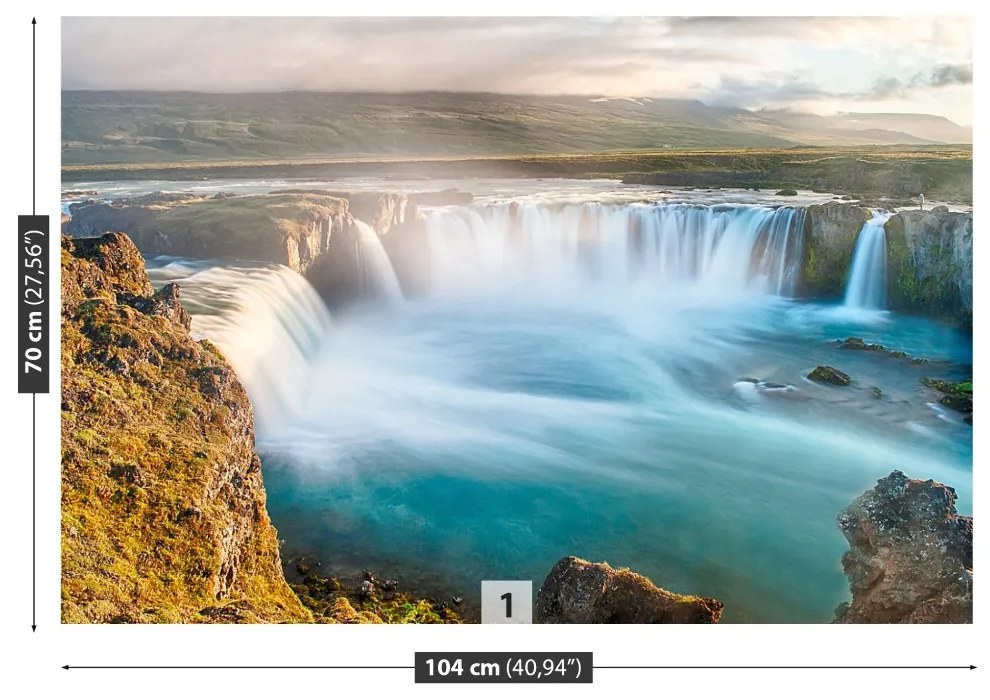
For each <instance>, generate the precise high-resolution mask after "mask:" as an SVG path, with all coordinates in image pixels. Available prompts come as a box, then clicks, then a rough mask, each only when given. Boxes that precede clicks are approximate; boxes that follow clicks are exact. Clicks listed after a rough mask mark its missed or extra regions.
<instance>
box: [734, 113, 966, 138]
mask: <svg viewBox="0 0 990 700" xmlns="http://www.w3.org/2000/svg"><path fill="white" fill-rule="evenodd" d="M750 114H753V115H755V116H756V117H757V118H758V119H761V120H763V121H765V122H766V123H767V124H768V125H769V127H768V129H767V133H774V134H778V135H781V136H783V137H784V138H791V139H797V140H803V141H804V142H805V143H809V144H817V145H853V144H894V143H897V144H921V143H943V144H945V143H951V144H959V143H972V142H973V129H972V127H964V126H960V125H958V124H956V123H955V122H953V121H950V120H948V119H946V118H945V117H938V116H935V115H933V114H882V113H877V114H872V113H866V112H843V113H839V114H835V115H832V116H820V115H817V114H806V113H800V112H791V111H789V110H760V111H758V112H751V113H750Z"/></svg>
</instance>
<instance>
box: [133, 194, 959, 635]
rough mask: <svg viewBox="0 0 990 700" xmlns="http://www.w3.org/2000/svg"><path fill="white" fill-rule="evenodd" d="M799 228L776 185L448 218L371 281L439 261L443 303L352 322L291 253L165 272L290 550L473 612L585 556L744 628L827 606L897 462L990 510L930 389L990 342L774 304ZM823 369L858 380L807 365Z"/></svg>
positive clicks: (434, 287)
mask: <svg viewBox="0 0 990 700" xmlns="http://www.w3.org/2000/svg"><path fill="white" fill-rule="evenodd" d="M802 222H803V214H802V213H801V212H800V211H797V210H795V209H793V208H786V207H785V208H778V207H775V206H770V205H767V204H761V203H759V202H757V203H746V204H733V203H715V204H712V205H710V206H709V205H704V206H702V205H697V204H688V205H679V204H662V205H654V204H643V203H634V204H629V205H609V206H605V205H602V204H601V203H599V202H579V203H563V204H550V205H548V204H546V203H539V202H535V203H534V202H529V203H523V204H519V205H518V206H517V205H515V204H508V203H505V202H501V203H495V204H493V205H491V206H478V207H463V208H448V209H440V210H436V211H433V212H429V213H428V215H427V217H426V220H425V227H426V232H427V237H426V240H425V241H422V242H421V243H422V246H421V247H413V246H410V247H409V248H410V249H411V250H413V252H414V253H415V255H413V256H412V257H411V258H402V259H396V260H390V259H388V257H387V256H383V255H380V254H378V253H380V252H381V251H368V252H369V254H368V255H364V256H362V257H363V259H365V260H366V262H367V263H368V267H367V269H366V270H363V272H364V273H366V274H367V275H368V276H369V278H371V279H373V280H377V281H379V282H382V281H388V280H389V279H392V280H394V276H393V270H392V269H389V268H390V266H392V265H395V266H396V267H397V268H398V270H400V271H402V270H406V271H408V269H409V266H413V267H416V266H419V267H418V268H417V269H415V270H414V271H416V272H418V273H420V274H419V277H426V278H429V279H430V282H431V287H430V289H429V291H428V292H427V293H426V295H425V296H422V297H419V298H416V299H412V300H403V299H402V297H401V293H393V294H381V295H379V298H378V299H377V300H376V299H369V300H368V301H367V304H366V305H365V306H363V307H359V308H354V309H352V310H350V311H349V312H348V313H347V314H346V315H338V316H337V317H335V318H331V317H330V315H329V313H328V312H327V310H326V308H325V307H324V305H323V304H322V302H321V301H320V299H319V297H318V295H317V294H316V292H315V291H314V290H313V288H312V287H311V286H310V285H309V284H308V283H307V282H306V281H305V280H304V279H303V278H302V277H300V276H299V275H297V274H295V273H294V272H292V271H291V270H288V269H287V268H284V267H280V266H277V265H255V266H251V265H248V264H245V263H236V264H231V263H218V262H215V261H214V262H210V261H198V262H196V261H184V260H176V259H170V260H160V261H157V262H155V263H153V264H152V265H151V268H152V269H150V270H149V273H150V274H151V276H152V278H153V279H154V280H155V281H156V283H163V282H164V281H166V280H168V279H178V280H179V281H180V284H181V287H182V298H183V301H184V303H185V304H187V306H188V307H189V308H190V309H191V311H192V313H193V331H194V332H195V333H197V334H200V335H203V336H206V337H209V338H211V339H212V340H214V341H215V342H216V343H217V345H218V346H219V347H220V348H221V349H222V350H223V351H224V353H225V355H226V356H227V357H228V359H230V361H231V362H232V363H233V365H234V367H235V368H236V370H237V374H238V376H239V377H240V379H241V380H242V381H243V383H244V384H245V386H246V388H247V390H248V393H249V395H250V397H251V402H252V405H253V407H254V410H255V416H256V426H257V435H258V450H259V453H260V454H261V457H262V462H263V465H264V475H265V484H266V487H267V490H268V509H269V512H270V514H271V516H272V519H273V521H274V523H275V525H276V527H277V528H278V531H279V537H280V538H281V539H282V540H283V541H284V545H283V548H282V555H283V558H284V559H285V560H286V561H291V560H292V559H293V558H294V557H296V556H301V555H306V556H315V557H316V558H317V559H319V560H320V561H321V562H322V563H323V570H324V571H325V572H327V573H331V574H334V575H344V576H347V575H360V571H361V570H362V569H364V568H370V569H372V570H375V571H376V572H378V573H379V574H380V575H383V576H387V577H392V578H398V579H400V580H401V581H402V586H403V588H404V589H406V590H412V591H413V592H417V593H420V594H423V595H428V596H433V597H443V598H448V599H449V598H450V597H451V596H454V595H461V596H465V597H466V598H467V601H468V606H467V607H468V608H469V609H470V608H472V607H473V606H474V605H476V603H477V599H478V594H479V592H480V582H481V581H482V580H483V579H528V580H532V581H534V582H535V583H536V585H537V586H538V585H539V584H540V583H542V581H543V579H544V577H545V576H546V574H547V573H548V572H549V570H550V568H551V567H552V566H553V564H554V563H555V562H556V561H557V560H558V559H559V558H560V557H563V556H567V555H576V556H580V557H583V558H586V559H590V560H594V561H608V562H609V563H611V564H613V565H615V566H627V567H629V568H631V569H633V570H635V571H638V572H640V573H643V574H645V575H647V576H649V577H650V578H651V579H653V580H654V581H655V582H656V583H657V584H658V585H660V586H663V587H665V588H669V589H671V590H674V591H679V592H683V593H693V594H700V595H709V596H715V597H717V598H719V599H721V600H722V601H723V602H724V603H725V616H724V618H723V619H724V620H725V621H727V622H828V621H830V620H831V619H832V616H833V610H834V608H835V606H836V605H837V604H839V603H840V602H842V601H844V600H845V599H846V598H847V596H848V589H847V582H846V579H845V576H844V575H843V573H842V571H841V565H840V558H841V556H842V553H843V551H844V550H845V541H844V539H843V538H842V536H841V534H840V533H839V530H838V528H837V527H836V515H837V514H838V512H839V511H840V510H841V509H842V508H844V507H845V506H846V505H848V504H849V503H850V502H851V501H852V499H853V498H855V497H856V496H858V495H859V494H861V493H862V492H863V491H864V490H866V489H867V488H870V487H871V486H872V485H873V484H874V483H875V482H876V480H877V479H879V478H881V477H883V476H886V475H887V474H889V473H890V471H891V470H893V469H901V470H903V471H904V472H906V473H907V474H908V475H910V476H914V477H919V478H933V479H936V480H939V481H942V482H944V483H947V484H949V485H951V486H953V487H955V488H956V490H957V492H958V494H959V497H960V498H959V509H960V511H961V512H964V513H969V512H972V510H971V509H972V501H971V484H972V475H971V472H972V428H971V427H970V426H968V425H966V424H965V423H963V422H962V420H961V418H960V416H959V415H958V414H955V413H953V412H951V411H948V410H947V409H944V408H943V407H941V406H940V405H939V404H938V403H937V398H938V397H937V396H936V395H935V394H934V392H932V391H931V390H929V389H927V388H926V387H924V386H923V385H922V384H921V382H920V380H921V378H922V377H923V376H932V377H945V378H956V379H963V378H968V377H969V376H971V369H970V367H969V365H970V364H971V363H972V353H971V338H970V337H969V336H966V335H964V334H962V333H960V332H959V331H957V330H955V329H953V328H951V327H949V326H944V325H940V324H937V323H934V322H932V321H928V320H924V319H919V318H911V317H906V316H901V315H897V314H892V313H888V312H885V311H870V310H861V309H850V308H846V307H844V306H839V305H832V306H829V305H821V304H812V303H807V302H796V301H792V300H788V299H786V298H784V297H782V296H780V295H781V294H784V295H786V294H788V293H789V290H791V289H792V287H793V285H794V282H795V281H796V275H797V274H799V271H800V261H801V259H802V258H801V251H802V245H803V240H802V237H801V232H802V231H803V225H802ZM389 235H395V234H389ZM371 253H374V254H371ZM385 278H388V279H385ZM371 287H372V289H376V288H377V289H389V288H392V289H393V290H394V287H395V284H394V282H393V283H392V284H390V285H384V284H378V285H371ZM848 336H859V337H862V338H863V339H865V340H866V341H867V342H870V343H873V342H880V343H883V344H884V345H886V346H888V347H890V348H892V349H897V350H902V351H905V352H907V353H909V354H910V355H913V356H917V357H925V358H928V359H929V360H930V362H929V363H928V364H925V365H916V364H912V363H910V362H908V361H904V360H898V359H895V358H892V357H890V356H888V355H885V354H882V353H871V352H856V351H850V350H842V349H840V348H838V347H836V346H835V344H834V341H835V340H837V339H842V338H846V337H848ZM819 364H830V365H834V366H836V367H838V368H840V369H842V370H844V371H846V372H847V373H848V374H850V375H851V376H852V378H853V384H852V385H851V386H848V387H832V386H824V385H820V384H816V383H814V382H811V381H809V380H807V379H806V378H805V377H806V375H807V374H808V373H809V372H810V371H811V370H812V369H813V368H814V367H815V366H817V365H819ZM872 387H877V388H879V389H880V390H881V391H882V396H881V398H879V399H877V398H875V397H874V391H873V389H872Z"/></svg>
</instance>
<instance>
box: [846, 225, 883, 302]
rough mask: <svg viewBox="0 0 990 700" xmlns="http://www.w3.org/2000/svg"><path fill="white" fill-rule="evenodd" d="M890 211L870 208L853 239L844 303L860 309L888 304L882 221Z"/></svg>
mask: <svg viewBox="0 0 990 700" xmlns="http://www.w3.org/2000/svg"><path fill="white" fill-rule="evenodd" d="M890 217H891V214H890V213H889V212H877V211H875V212H873V218H871V219H870V220H869V221H867V222H866V223H865V224H863V228H862V229H861V230H860V232H859V238H857V239H856V249H855V251H854V252H853V259H852V265H851V267H850V268H849V281H848V282H847V283H846V299H845V305H846V306H849V307H854V308H859V309H884V308H886V306H887V234H886V232H885V230H884V225H885V224H886V223H887V219H889V218H890Z"/></svg>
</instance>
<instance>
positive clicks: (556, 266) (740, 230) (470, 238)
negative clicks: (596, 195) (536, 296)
mask: <svg viewBox="0 0 990 700" xmlns="http://www.w3.org/2000/svg"><path fill="white" fill-rule="evenodd" d="M803 223H804V209H797V208H791V207H782V208H777V209H774V208H771V207H764V206H755V205H720V206H696V205H686V204H683V205H682V204H660V205H657V204H626V205H607V204H600V203H594V202H589V203H583V204H565V205H563V206H548V205H543V204H519V203H506V204H496V205H491V206H487V207H483V208H476V207H458V208H454V209H444V210H437V211H434V212H431V213H430V214H429V215H428V216H427V219H426V229H427V236H428V246H429V258H430V268H431V278H432V287H433V290H434V291H435V292H452V293H456V292H464V291H468V290H470V289H486V290H490V289H492V288H496V289H497V288H502V289H510V288H517V287H519V286H520V285H521V286H522V287H523V288H525V289H529V290H532V289H534V288H538V289H541V290H542V291H551V290H553V291H560V292H565V293H572V292H574V291H576V290H578V289H581V288H585V287H587V286H588V285H589V284H591V285H601V286H606V287H617V286H624V285H626V284H628V283H634V282H655V283H662V284H686V283H697V284H698V285H701V286H704V287H706V288H710V289H712V290H713V291H724V292H726V293H737V292H742V291H746V290H754V289H755V290H758V291H764V292H769V293H772V294H778V295H789V294H791V293H792V292H793V289H794V284H795V282H796V278H797V274H798V270H799V267H800V260H801V253H802V245H803V228H804V227H803Z"/></svg>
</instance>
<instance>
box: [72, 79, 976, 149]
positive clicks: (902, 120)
mask: <svg viewBox="0 0 990 700" xmlns="http://www.w3.org/2000/svg"><path fill="white" fill-rule="evenodd" d="M971 140H972V137H971V130H970V129H967V128H964V127H961V126H959V125H957V124H954V123H953V122H951V121H949V120H947V119H944V118H942V117H936V116H932V115H925V114H840V115H835V116H831V117H822V116H818V115H813V114H801V113H795V112H789V111H783V110H763V111H749V110H743V109H733V108H725V107H713V106H709V105H706V104H704V103H702V102H698V101H696V100H669V99H653V98H608V97H587V96H555V97H551V96H523V95H496V94H486V93H479V94H474V93H444V92H434V93H404V94H379V93H314V92H280V93H251V94H205V93H189V92H96V91H93V92H90V91H65V92H63V93H62V158H63V162H64V163H66V164H76V163H136V162H174V161H198V160H253V159H259V158H265V159H274V158H337V157H389V156H391V157H400V156H408V157H433V156H435V157H445V156H493V155H518V154H526V153H594V152H602V151H617V150H626V151H628V150H657V149H665V148H670V149H685V148H738V147H752V148H757V147H788V146H793V145H798V144H802V145H822V146H826V145H828V146H837V145H863V144H924V143H960V142H970V141H971Z"/></svg>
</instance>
